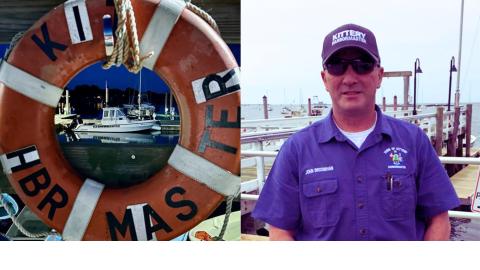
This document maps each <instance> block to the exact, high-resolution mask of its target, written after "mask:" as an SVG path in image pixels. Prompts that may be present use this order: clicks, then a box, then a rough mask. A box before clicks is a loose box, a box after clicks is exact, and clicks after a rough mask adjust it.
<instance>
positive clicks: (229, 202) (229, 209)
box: [213, 190, 240, 241]
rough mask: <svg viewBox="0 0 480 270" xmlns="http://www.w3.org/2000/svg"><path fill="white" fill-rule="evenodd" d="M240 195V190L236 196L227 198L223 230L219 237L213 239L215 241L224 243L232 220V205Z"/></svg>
mask: <svg viewBox="0 0 480 270" xmlns="http://www.w3.org/2000/svg"><path fill="white" fill-rule="evenodd" d="M239 193H240V190H238V192H237V193H236V194H235V195H233V196H228V197H227V199H226V201H227V205H226V212H225V218H224V219H223V225H222V229H221V230H220V233H219V234H218V236H215V237H213V240H214V241H224V240H223V236H224V234H225V231H226V230H227V226H228V220H229V219H230V214H231V213H232V203H233V200H234V199H235V197H236V196H238V194H239Z"/></svg>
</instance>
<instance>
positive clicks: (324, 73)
mask: <svg viewBox="0 0 480 270" xmlns="http://www.w3.org/2000/svg"><path fill="white" fill-rule="evenodd" d="M320 75H321V76H322V81H323V85H325V89H326V90H327V92H330V91H329V90H328V87H327V77H326V76H327V73H326V72H325V70H322V71H321V72H320Z"/></svg>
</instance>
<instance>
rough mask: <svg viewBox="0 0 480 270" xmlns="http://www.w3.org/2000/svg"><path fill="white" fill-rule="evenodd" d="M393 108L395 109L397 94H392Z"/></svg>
mask: <svg viewBox="0 0 480 270" xmlns="http://www.w3.org/2000/svg"><path fill="white" fill-rule="evenodd" d="M393 110H394V111H397V95H395V96H393Z"/></svg>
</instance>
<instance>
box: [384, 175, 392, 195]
mask: <svg viewBox="0 0 480 270" xmlns="http://www.w3.org/2000/svg"><path fill="white" fill-rule="evenodd" d="M385 179H386V180H387V181H386V182H387V191H392V187H393V176H392V174H391V173H389V172H388V173H387V175H386V176H385Z"/></svg>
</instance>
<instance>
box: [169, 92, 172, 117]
mask: <svg viewBox="0 0 480 270" xmlns="http://www.w3.org/2000/svg"><path fill="white" fill-rule="evenodd" d="M172 99H173V95H172V94H170V106H169V108H170V113H172Z"/></svg>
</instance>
